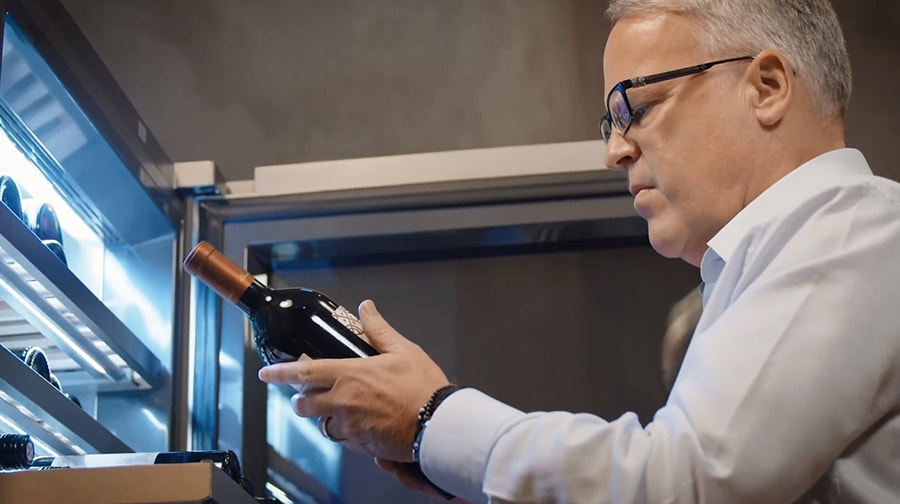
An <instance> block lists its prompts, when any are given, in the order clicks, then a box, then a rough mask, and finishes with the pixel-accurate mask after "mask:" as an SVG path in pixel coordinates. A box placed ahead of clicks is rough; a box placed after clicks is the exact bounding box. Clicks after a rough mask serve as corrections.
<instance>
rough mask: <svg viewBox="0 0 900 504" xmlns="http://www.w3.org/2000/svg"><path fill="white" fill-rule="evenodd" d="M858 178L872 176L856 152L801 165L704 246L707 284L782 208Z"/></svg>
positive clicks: (832, 154) (840, 151)
mask: <svg viewBox="0 0 900 504" xmlns="http://www.w3.org/2000/svg"><path fill="white" fill-rule="evenodd" d="M858 175H872V170H871V169H870V168H869V164H868V163H867V162H866V158H865V157H864V156H863V154H862V153H861V152H860V151H858V150H856V149H846V148H845V149H837V150H833V151H830V152H826V153H825V154H821V155H819V156H817V157H815V158H813V159H811V160H809V161H807V162H806V163H804V164H802V165H800V166H799V167H797V168H796V169H794V170H793V171H791V172H790V173H788V174H787V175H785V176H784V177H782V178H781V179H780V180H779V181H777V182H775V183H774V184H772V186H770V187H769V188H768V189H766V190H765V191H763V192H762V194H760V195H759V196H757V197H756V199H754V200H753V201H751V202H750V203H749V204H748V205H747V206H746V207H744V209H743V210H741V211H740V212H738V214H737V215H735V216H734V217H733V218H732V219H731V220H730V221H729V222H728V223H727V224H725V226H724V227H723V228H722V229H720V230H719V232H718V233H716V235H715V236H713V237H712V239H710V240H709V242H707V245H708V247H709V248H708V249H707V250H706V252H705V253H704V254H703V259H702V260H701V261H700V273H701V276H702V277H703V281H704V282H706V283H712V282H715V280H716V279H717V278H718V276H719V273H720V272H721V270H722V268H723V267H724V265H725V263H727V262H728V261H729V259H731V257H732V256H733V255H734V252H735V250H736V249H737V247H738V245H739V244H740V241H741V240H742V239H743V238H744V237H745V236H746V235H747V233H748V232H749V231H750V230H751V229H753V227H755V226H757V225H759V224H762V223H765V222H768V221H771V220H772V219H774V218H776V217H778V216H780V215H783V214H784V208H785V207H786V206H788V205H790V204H791V202H796V201H800V200H803V199H804V196H806V195H808V194H815V193H816V192H818V191H820V190H821V188H822V187H825V186H829V185H833V184H834V183H835V181H837V180H840V179H843V178H846V177H852V176H858Z"/></svg>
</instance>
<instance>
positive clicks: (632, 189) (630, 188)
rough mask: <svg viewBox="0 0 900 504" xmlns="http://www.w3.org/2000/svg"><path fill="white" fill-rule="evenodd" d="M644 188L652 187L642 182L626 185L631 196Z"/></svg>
mask: <svg viewBox="0 0 900 504" xmlns="http://www.w3.org/2000/svg"><path fill="white" fill-rule="evenodd" d="M646 189H653V187H652V186H648V185H643V184H632V185H630V186H628V192H630V193H631V195H632V196H637V195H638V194H639V193H640V192H641V191H643V190H646Z"/></svg>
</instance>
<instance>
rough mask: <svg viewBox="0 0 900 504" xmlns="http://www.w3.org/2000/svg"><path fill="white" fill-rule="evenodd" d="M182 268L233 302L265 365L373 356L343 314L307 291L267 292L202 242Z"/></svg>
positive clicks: (374, 352)
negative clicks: (245, 320) (303, 359)
mask: <svg viewBox="0 0 900 504" xmlns="http://www.w3.org/2000/svg"><path fill="white" fill-rule="evenodd" d="M184 269H185V270H187V271H188V272H189V273H191V274H192V275H194V276H196V277H197V278H199V279H200V280H201V281H203V282H204V283H206V284H207V285H209V286H210V287H211V288H212V289H213V290H215V291H216V292H217V293H218V294H219V295H220V296H222V297H223V298H225V299H227V300H229V301H231V302H232V303H234V304H235V305H236V306H237V307H238V308H240V309H241V310H242V311H243V312H244V313H245V314H246V315H247V317H248V318H249V319H250V326H251V328H252V330H253V339H254V341H255V343H256V349H257V351H258V352H259V356H260V357H261V358H262V360H263V362H265V363H266V364H273V363H276V362H286V361H294V360H297V359H298V358H300V357H301V356H304V355H305V356H306V357H309V358H312V359H320V358H329V359H336V358H350V357H368V356H372V355H377V354H378V351H377V350H375V349H374V348H372V346H371V345H369V344H368V342H367V341H366V340H365V339H364V336H363V329H362V324H361V323H360V322H359V320H358V319H357V318H356V317H355V316H354V315H353V314H352V313H351V312H350V311H348V310H347V309H345V308H344V307H342V306H339V305H338V304H336V303H335V302H334V301H332V300H331V299H329V298H328V297H327V296H325V295H324V294H322V293H321V292H317V291H314V290H311V289H270V288H268V287H266V286H265V285H263V284H261V283H260V282H259V281H257V280H256V279H254V278H253V276H252V275H250V273H248V272H247V271H245V270H244V269H243V268H241V267H240V266H238V265H237V264H235V263H234V262H232V261H231V260H230V259H228V258H227V257H225V255H224V254H222V253H221V252H219V251H218V250H216V248H215V247H213V246H212V245H210V244H209V243H207V242H200V243H199V244H198V245H197V246H196V247H194V249H193V250H191V252H190V253H189V254H188V255H187V257H186V258H185V260H184Z"/></svg>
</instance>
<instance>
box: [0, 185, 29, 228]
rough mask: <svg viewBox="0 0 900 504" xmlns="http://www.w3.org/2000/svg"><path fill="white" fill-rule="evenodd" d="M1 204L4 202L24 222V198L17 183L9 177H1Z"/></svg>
mask: <svg viewBox="0 0 900 504" xmlns="http://www.w3.org/2000/svg"><path fill="white" fill-rule="evenodd" d="M0 202H3V204H4V205H6V206H7V207H8V208H9V210H10V211H11V212H12V213H13V215H15V216H16V217H17V218H18V219H19V220H20V221H22V222H24V221H25V218H24V215H23V214H22V196H21V194H20V193H19V186H18V185H16V181H15V180H13V179H12V177H9V176H7V175H3V176H0Z"/></svg>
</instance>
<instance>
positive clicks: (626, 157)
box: [605, 130, 641, 170]
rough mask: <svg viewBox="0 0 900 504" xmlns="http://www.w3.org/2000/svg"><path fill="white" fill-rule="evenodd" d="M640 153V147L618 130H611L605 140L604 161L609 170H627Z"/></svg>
mask: <svg viewBox="0 0 900 504" xmlns="http://www.w3.org/2000/svg"><path fill="white" fill-rule="evenodd" d="M640 155H641V149H640V147H638V145H637V143H636V142H634V141H633V140H629V139H627V138H625V137H624V136H623V135H621V134H620V133H619V132H618V131H616V130H613V132H612V134H611V135H610V136H609V141H607V142H606V154H605V162H606V167H607V168H609V169H610V170H628V168H630V167H631V166H632V165H634V162H635V161H637V159H638V157H640Z"/></svg>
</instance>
